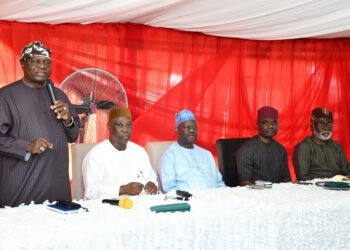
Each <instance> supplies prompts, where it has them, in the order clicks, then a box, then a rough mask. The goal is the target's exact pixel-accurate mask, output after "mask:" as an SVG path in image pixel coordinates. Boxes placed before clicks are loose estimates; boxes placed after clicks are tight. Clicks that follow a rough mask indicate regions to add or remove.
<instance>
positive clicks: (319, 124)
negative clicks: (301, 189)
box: [293, 108, 350, 180]
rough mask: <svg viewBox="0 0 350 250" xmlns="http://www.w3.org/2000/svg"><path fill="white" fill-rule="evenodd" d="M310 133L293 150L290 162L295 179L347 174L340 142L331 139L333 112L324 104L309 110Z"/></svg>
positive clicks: (348, 168) (348, 172)
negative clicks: (295, 175) (323, 106)
mask: <svg viewBox="0 0 350 250" xmlns="http://www.w3.org/2000/svg"><path fill="white" fill-rule="evenodd" d="M310 125H311V131H312V135H311V136H308V137H307V138H305V139H304V140H303V141H302V142H300V143H299V144H298V145H297V146H296V147H295V150H294V154H293V163H294V167H295V170H296V174H297V178H298V180H310V179H315V178H330V177H333V176H335V175H349V174H350V166H349V163H348V161H347V160H346V157H345V155H344V152H343V149H342V147H341V145H340V144H338V143H337V142H335V141H334V140H332V139H331V137H332V133H333V114H332V112H331V111H329V110H328V109H325V108H316V109H314V110H313V111H312V113H311V124H310Z"/></svg>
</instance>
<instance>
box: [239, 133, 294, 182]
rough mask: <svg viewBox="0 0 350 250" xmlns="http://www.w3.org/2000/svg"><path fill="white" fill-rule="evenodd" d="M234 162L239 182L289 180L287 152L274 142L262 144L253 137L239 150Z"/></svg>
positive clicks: (257, 136)
mask: <svg viewBox="0 0 350 250" xmlns="http://www.w3.org/2000/svg"><path fill="white" fill-rule="evenodd" d="M236 161H237V171H238V180H239V181H245V180H249V181H255V180H263V181H270V182H273V183H279V182H282V181H284V180H286V179H289V178H290V175H289V169H288V160H287V151H286V149H285V148H284V147H283V146H282V145H281V144H280V143H278V142H277V141H275V140H272V142H271V143H264V142H262V141H261V140H260V138H259V135H256V136H254V137H253V138H252V139H250V140H249V141H247V142H246V143H244V144H243V145H242V146H241V147H240V148H239V150H238V152H237V155H236Z"/></svg>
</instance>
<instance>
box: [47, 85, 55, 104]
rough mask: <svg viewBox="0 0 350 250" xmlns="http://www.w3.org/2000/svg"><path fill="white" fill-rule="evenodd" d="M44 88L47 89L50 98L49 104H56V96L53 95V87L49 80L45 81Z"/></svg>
mask: <svg viewBox="0 0 350 250" xmlns="http://www.w3.org/2000/svg"><path fill="white" fill-rule="evenodd" d="M46 87H47V91H48V92H49V95H50V98H51V103H52V105H54V104H55V102H56V95H55V89H54V87H53V83H52V81H51V79H47V81H46Z"/></svg>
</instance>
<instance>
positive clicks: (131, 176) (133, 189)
mask: <svg viewBox="0 0 350 250" xmlns="http://www.w3.org/2000/svg"><path fill="white" fill-rule="evenodd" d="M107 126H108V130H109V132H110V136H109V139H107V140H104V141H102V142H100V143H99V144H97V145H96V146H94V147H93V148H92V149H91V150H90V151H89V153H88V154H87V155H86V156H85V158H84V161H83V177H84V189H85V191H84V197H85V199H102V198H114V197H116V196H119V195H124V194H125V195H138V194H140V193H141V192H142V190H143V189H144V190H145V191H146V193H149V194H156V193H157V191H158V189H157V185H156V183H157V182H156V178H157V177H156V174H155V173H154V171H153V169H152V167H151V164H150V161H149V158H148V155H147V153H146V151H145V150H144V149H143V148H142V147H141V146H139V145H137V144H135V143H133V142H130V141H129V139H130V137H131V133H132V120H131V113H130V110H129V109H128V108H123V107H120V108H113V109H111V110H110V111H109V119H108V125H107Z"/></svg>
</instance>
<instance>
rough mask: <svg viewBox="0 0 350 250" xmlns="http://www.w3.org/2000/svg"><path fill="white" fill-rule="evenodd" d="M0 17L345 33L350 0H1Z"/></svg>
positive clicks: (246, 33)
mask: <svg viewBox="0 0 350 250" xmlns="http://www.w3.org/2000/svg"><path fill="white" fill-rule="evenodd" d="M0 20H9V21H19V22H40V23H49V24H59V23H82V24H88V23H113V22H131V23H142V24H146V25H150V26H154V27H166V28H173V29H178V30H185V31H199V32H203V33H206V34H211V35H215V36H222V37H236V38H245V39H256V40H278V39H292V38H304V37H321V38H333V37H350V0H0Z"/></svg>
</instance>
